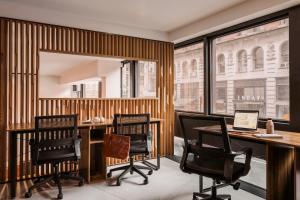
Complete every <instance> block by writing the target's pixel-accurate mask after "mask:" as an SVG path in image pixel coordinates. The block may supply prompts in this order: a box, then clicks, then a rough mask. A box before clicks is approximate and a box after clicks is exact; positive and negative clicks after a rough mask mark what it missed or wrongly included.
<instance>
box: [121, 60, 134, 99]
mask: <svg viewBox="0 0 300 200" xmlns="http://www.w3.org/2000/svg"><path fill="white" fill-rule="evenodd" d="M130 69H131V62H127V63H124V65H123V67H122V68H121V79H122V92H121V97H122V98H130V97H131V92H132V91H131V87H132V86H131V76H130V74H131V72H130V71H131V70H130Z"/></svg>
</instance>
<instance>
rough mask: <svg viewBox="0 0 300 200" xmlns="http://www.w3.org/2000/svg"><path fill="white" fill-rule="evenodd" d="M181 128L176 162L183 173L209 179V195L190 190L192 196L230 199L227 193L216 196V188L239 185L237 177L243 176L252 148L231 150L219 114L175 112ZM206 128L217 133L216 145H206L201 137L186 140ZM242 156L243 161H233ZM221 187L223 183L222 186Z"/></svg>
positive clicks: (248, 163) (249, 160)
mask: <svg viewBox="0 0 300 200" xmlns="http://www.w3.org/2000/svg"><path fill="white" fill-rule="evenodd" d="M179 121H180V125H181V130H182V133H183V136H184V152H183V156H182V159H181V163H180V168H181V170H182V171H183V172H186V173H194V174H198V175H201V176H205V177H208V178H211V179H212V180H213V186H212V187H211V194H210V195H209V194H206V193H196V192H195V193H193V199H194V200H197V199H198V197H201V198H202V199H205V200H208V199H209V200H222V199H228V200H230V199H231V196H230V195H217V187H218V185H220V184H225V186H226V185H232V186H233V187H234V189H238V188H239V182H238V179H239V178H240V177H242V176H246V175H247V174H248V172H249V170H250V162H251V157H252V149H250V148H245V149H243V150H241V151H239V152H233V151H232V149H231V144H230V139H229V136H228V133H227V128H226V122H225V119H224V118H223V117H212V116H203V115H193V114H181V115H179ZM207 131H210V132H211V133H213V134H216V135H218V136H219V139H220V141H219V142H216V143H218V145H217V146H211V145H206V144H203V143H202V139H198V140H195V139H194V140H193V139H190V138H192V137H191V134H200V135H199V136H200V137H199V138H202V136H201V135H202V134H205V133H207ZM240 155H245V158H244V161H242V162H239V161H236V160H235V158H237V156H240ZM223 186H224V185H223Z"/></svg>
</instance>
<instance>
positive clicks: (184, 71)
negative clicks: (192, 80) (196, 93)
mask: <svg viewBox="0 0 300 200" xmlns="http://www.w3.org/2000/svg"><path fill="white" fill-rule="evenodd" d="M188 74H189V71H188V64H187V62H186V61H184V62H183V63H182V78H184V79H186V78H188Z"/></svg>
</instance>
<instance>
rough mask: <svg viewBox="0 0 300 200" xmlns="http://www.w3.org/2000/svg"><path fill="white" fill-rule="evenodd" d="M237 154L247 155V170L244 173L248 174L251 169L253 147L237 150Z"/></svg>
mask: <svg viewBox="0 0 300 200" xmlns="http://www.w3.org/2000/svg"><path fill="white" fill-rule="evenodd" d="M235 154H236V156H238V155H246V159H245V170H244V175H246V174H248V172H249V170H250V164H251V158H252V149H251V148H247V147H246V148H243V149H242V150H241V151H238V152H235Z"/></svg>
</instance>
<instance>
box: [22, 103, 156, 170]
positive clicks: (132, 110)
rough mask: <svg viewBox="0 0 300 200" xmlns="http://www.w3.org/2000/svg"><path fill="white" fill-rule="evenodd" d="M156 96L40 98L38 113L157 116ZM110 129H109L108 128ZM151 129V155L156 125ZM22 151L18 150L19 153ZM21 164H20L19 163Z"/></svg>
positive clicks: (114, 161) (110, 162) (109, 161)
mask: <svg viewBox="0 0 300 200" xmlns="http://www.w3.org/2000/svg"><path fill="white" fill-rule="evenodd" d="M158 102H159V99H157V98H150V99H140V98H139V99H120V98H119V99H109V98H105V99H74V98H40V99H39V113H40V115H49V114H51V115H61V114H74V113H75V114H78V116H79V117H78V118H79V120H87V119H93V118H94V117H96V116H98V117H99V116H103V117H104V118H106V119H110V118H111V116H112V115H113V114H115V113H124V114H138V113H150V114H151V117H152V118H158V117H159V112H158V109H157V107H158ZM108 130H109V131H111V129H108ZM151 130H152V136H153V138H152V150H151V157H153V158H154V157H155V155H156V151H157V148H156V127H155V125H151ZM21 153H22V152H21V151H20V155H22V154H21ZM121 162H122V160H119V159H113V158H108V159H107V164H108V165H113V164H117V163H121ZM20 166H22V165H20Z"/></svg>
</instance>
